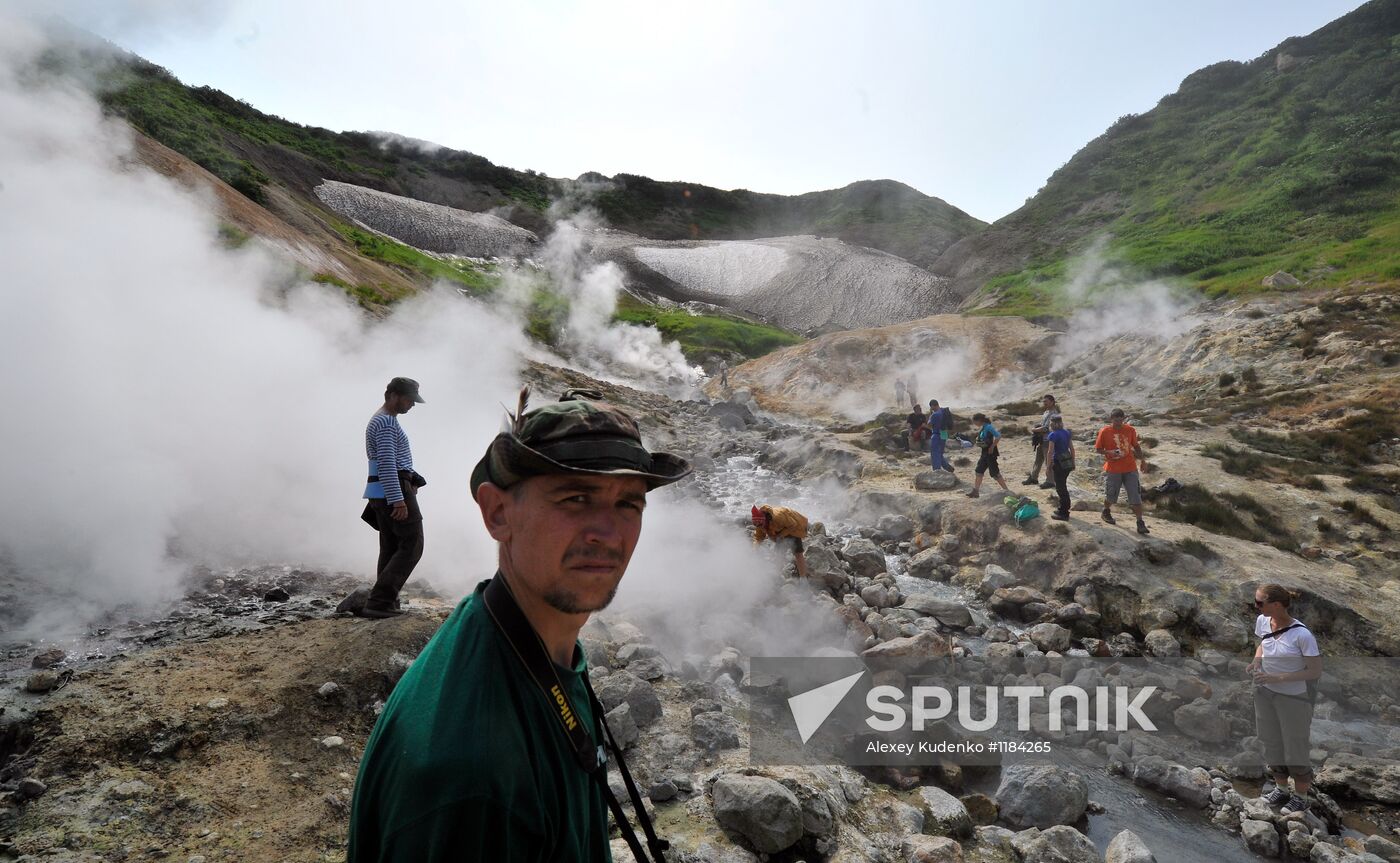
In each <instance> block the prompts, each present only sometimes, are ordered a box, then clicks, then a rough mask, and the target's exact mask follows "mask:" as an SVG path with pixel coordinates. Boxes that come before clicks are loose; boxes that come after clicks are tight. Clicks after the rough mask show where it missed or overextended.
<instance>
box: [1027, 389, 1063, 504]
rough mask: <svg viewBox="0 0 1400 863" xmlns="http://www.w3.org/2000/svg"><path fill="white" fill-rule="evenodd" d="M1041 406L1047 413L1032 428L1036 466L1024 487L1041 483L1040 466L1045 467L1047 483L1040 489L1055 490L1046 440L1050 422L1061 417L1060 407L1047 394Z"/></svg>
mask: <svg viewBox="0 0 1400 863" xmlns="http://www.w3.org/2000/svg"><path fill="white" fill-rule="evenodd" d="M1040 406H1041V407H1042V408H1044V410H1045V413H1043V414H1041V415H1040V422H1038V423H1035V424H1034V425H1032V426H1031V446H1032V447H1033V448H1034V449H1035V464H1033V465H1032V466H1031V473H1030V476H1028V477H1026V479H1025V481H1024V482H1023V483H1022V485H1035V484H1037V483H1039V482H1040V466H1041V465H1045V466H1046V469H1045V482H1044V483H1041V484H1040V487H1041V488H1053V487H1054V480H1053V479H1052V478H1051V476H1050V466H1049V464H1048V461H1049V458H1048V453H1047V452H1046V443H1045V439H1046V437H1047V436H1049V434H1050V420H1052V419H1054V418H1055V417H1057V416H1059V415H1060V405H1059V404H1058V403H1057V402H1056V401H1055V397H1054V396H1052V395H1050V394H1049V393H1046V395H1045V398H1043V399H1041V400H1040Z"/></svg>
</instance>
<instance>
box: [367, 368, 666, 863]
mask: <svg viewBox="0 0 1400 863" xmlns="http://www.w3.org/2000/svg"><path fill="white" fill-rule="evenodd" d="M599 398H600V397H599V394H597V393H595V392H587V391H584V392H580V391H569V392H567V393H565V394H564V397H563V399H561V401H559V402H558V403H555V404H550V405H546V406H545V407H542V408H538V409H536V410H533V411H529V412H528V413H527V412H526V411H525V410H524V408H525V393H523V392H522V394H521V401H520V408H519V409H518V410H517V412H516V414H515V416H514V418H513V422H512V427H511V430H510V431H506V432H502V433H501V434H499V435H497V436H496V439H495V440H493V441H492V442H491V445H490V446H489V447H488V448H487V450H486V454H485V455H484V456H483V457H482V459H481V461H480V462H479V463H478V464H477V466H476V469H475V470H474V471H473V472H472V479H471V488H472V494H473V496H474V497H475V499H476V503H477V506H478V507H479V508H480V510H481V518H482V521H483V523H484V524H485V526H486V530H487V532H488V533H489V534H490V535H491V537H492V538H493V539H495V540H496V542H497V567H498V569H497V572H496V575H495V577H494V578H493V579H491V580H488V581H484V582H481V583H480V584H479V585H477V588H476V590H475V592H474V593H473V594H472V595H471V596H468V597H467V598H466V599H464V600H463V601H462V602H461V603H459V604H458V606H457V608H456V609H455V610H454V611H453V613H452V615H451V616H450V617H449V618H448V619H447V621H446V622H445V623H444V624H443V625H442V627H441V629H439V630H438V632H437V634H436V635H434V636H433V639H432V640H431V641H430V642H429V643H428V646H427V647H426V648H424V650H423V652H422V653H421V654H420V655H419V657H418V658H417V659H416V660H415V661H414V663H413V665H412V666H411V667H410V668H409V669H408V671H407V672H406V673H405V674H404V676H403V679H402V680H400V681H399V683H398V685H397V686H396V687H395V688H394V692H393V694H392V695H391V696H390V698H389V701H388V703H387V704H386V705H385V707H384V711H383V713H382V714H381V715H380V717H379V721H378V723H377V724H376V725H375V728H374V732H373V733H372V734H371V736H370V739H369V742H368V743H367V744H366V746H365V752H364V756H363V758H362V760H361V764H360V775H359V779H358V781H357V783H356V785H355V799H354V803H353V805H352V810H351V821H350V846H349V861H350V863H368V861H376V863H391V861H415V863H420V861H446V860H453V861H468V860H482V861H502V863H508V861H524V860H531V861H534V860H571V861H574V860H577V861H606V860H609V859H611V857H610V853H609V849H608V817H607V808H606V807H607V805H608V799H609V798H608V797H607V796H605V795H607V794H608V792H607V791H606V790H605V789H606V783H605V782H600V781H599V777H600V776H604V775H605V774H604V773H602V772H601V770H599V771H594V772H592V773H590V772H588V771H587V770H586V769H584V768H581V767H580V762H579V761H578V757H579V756H578V753H579V752H583V753H585V755H591V754H592V753H591V752H590V749H589V747H590V746H601V745H602V743H603V740H602V739H601V733H600V731H599V727H598V725H597V722H598V717H597V716H596V712H597V711H596V710H595V702H593V701H592V699H591V697H590V690H589V689H588V688H587V684H586V680H587V675H588V665H587V662H586V661H585V659H584V656H583V649H582V646H581V645H580V644H579V643H578V632H579V630H580V629H581V628H582V627H583V625H584V624H585V623H586V622H587V620H588V616H589V615H590V614H591V613H593V612H595V611H599V610H601V609H603V608H605V607H606V606H607V605H608V603H609V602H611V601H612V598H613V596H614V595H615V593H616V592H617V587H618V583H619V582H620V581H621V579H622V575H623V573H624V572H625V571H626V569H627V563H628V561H629V560H630V559H631V556H632V551H633V549H634V548H635V547H636V544H637V539H638V537H639V536H640V533H641V527H642V511H643V510H644V508H645V507H646V493H647V492H648V491H650V490H652V489H655V488H658V487H660V486H663V485H666V484H668V483H672V482H675V481H676V480H679V479H681V478H683V477H685V476H686V475H687V474H689V473H690V466H689V464H687V463H686V461H685V460H684V459H681V458H678V457H676V456H673V455H668V454H666V453H652V452H648V451H647V449H646V448H645V447H644V446H643V445H642V441H641V434H640V432H639V431H638V428H637V424H636V422H635V421H634V420H633V419H632V418H631V417H630V416H628V415H627V414H626V413H624V412H623V411H622V410H621V409H619V408H617V407H615V406H613V405H610V404H607V403H604V402H602V401H601V400H598V399H599ZM503 588H504V590H503ZM493 597H494V598H493ZM522 613H523V614H522ZM511 615H516V616H518V620H519V621H520V622H521V625H522V626H523V627H524V628H525V630H526V632H527V633H528V636H527V637H526V638H524V639H517V638H514V637H511V635H510V632H511V631H512V630H511V629H510V628H509V627H508V625H507V623H503V620H508V619H517V618H511ZM526 621H528V625H526V624H525V622H526ZM515 631H516V632H517V634H518V632H519V630H518V629H517V630H515ZM536 654H537V655H536ZM531 659H535V660H536V662H535V663H534V664H532V663H531ZM541 665H543V670H542V671H540V669H541ZM540 678H544V680H541V679H540ZM551 694H552V697H551ZM561 723H562V724H561ZM576 726H581V727H582V728H583V729H586V730H587V732H588V733H587V734H586V735H585V736H584V737H583V738H582V740H583V742H582V743H581V744H580V743H579V742H578V740H579V738H578V734H579V732H578V730H577V727H576ZM570 732H573V736H572V737H571V734H570ZM619 811H620V810H619ZM647 832H648V836H649V837H650V836H651V832H650V830H649V829H648V830H647Z"/></svg>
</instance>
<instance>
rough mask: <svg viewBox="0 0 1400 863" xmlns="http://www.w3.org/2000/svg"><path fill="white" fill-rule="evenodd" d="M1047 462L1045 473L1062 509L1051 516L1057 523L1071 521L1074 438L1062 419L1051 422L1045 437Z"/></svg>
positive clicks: (1058, 418) (1056, 418) (1057, 417)
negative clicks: (1071, 476)
mask: <svg viewBox="0 0 1400 863" xmlns="http://www.w3.org/2000/svg"><path fill="white" fill-rule="evenodd" d="M1045 446H1046V448H1047V461H1048V462H1049V463H1048V464H1047V465H1046V466H1045V472H1046V473H1047V474H1048V475H1049V476H1050V477H1052V479H1053V482H1054V484H1055V493H1056V494H1058V495H1059V496H1060V508H1059V509H1058V510H1056V511H1055V514H1054V515H1052V516H1050V517H1051V518H1053V519H1054V520H1055V521H1069V484H1068V483H1069V474H1070V471H1072V470H1074V438H1073V437H1071V436H1070V433H1069V429H1067V428H1065V421H1064V419H1063V418H1062V417H1059V416H1056V417H1054V418H1052V419H1051V420H1050V433H1049V434H1048V435H1046V436H1045Z"/></svg>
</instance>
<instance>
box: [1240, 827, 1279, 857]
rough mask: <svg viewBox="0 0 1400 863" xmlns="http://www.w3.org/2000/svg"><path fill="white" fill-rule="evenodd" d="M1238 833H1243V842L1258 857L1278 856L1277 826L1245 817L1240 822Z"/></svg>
mask: <svg viewBox="0 0 1400 863" xmlns="http://www.w3.org/2000/svg"><path fill="white" fill-rule="evenodd" d="M1240 833H1242V834H1244V843H1245V844H1246V845H1248V846H1249V850H1250V851H1253V852H1254V853H1255V854H1258V855H1259V856H1260V857H1277V856H1278V852H1279V839H1278V828H1277V827H1275V826H1274V825H1273V823H1272V822H1269V821H1255V820H1253V819H1250V818H1246V819H1244V820H1243V821H1241V822H1240Z"/></svg>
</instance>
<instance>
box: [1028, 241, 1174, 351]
mask: <svg viewBox="0 0 1400 863" xmlns="http://www.w3.org/2000/svg"><path fill="white" fill-rule="evenodd" d="M1110 239H1111V238H1110V237H1108V236H1107V235H1103V234H1101V235H1099V236H1097V237H1095V238H1094V241H1093V242H1092V243H1091V244H1090V246H1089V248H1088V249H1087V250H1086V251H1085V252H1084V253H1083V254H1082V255H1080V256H1078V257H1077V258H1075V259H1074V260H1072V261H1071V262H1070V268H1069V281H1068V282H1067V283H1066V285H1065V288H1064V291H1065V297H1066V299H1068V300H1069V301H1070V302H1071V303H1074V304H1079V303H1082V302H1084V301H1086V300H1089V301H1091V302H1090V303H1089V305H1088V306H1086V307H1084V308H1081V309H1079V310H1077V311H1076V312H1074V314H1072V315H1071V316H1070V319H1069V323H1068V331H1067V332H1066V333H1065V336H1064V338H1062V339H1061V340H1060V343H1059V345H1058V346H1057V347H1056V350H1055V354H1054V357H1053V358H1052V360H1051V371H1055V370H1058V369H1060V368H1062V367H1064V366H1065V365H1066V364H1068V363H1069V362H1071V361H1072V360H1074V359H1076V358H1078V357H1080V356H1083V355H1084V354H1085V353H1087V352H1088V351H1089V350H1091V349H1092V348H1094V347H1095V346H1097V345H1100V344H1103V343H1104V342H1107V341H1109V340H1111V339H1115V338H1118V337H1120V336H1129V337H1132V338H1135V339H1138V340H1151V341H1158V342H1165V341H1168V340H1170V339H1173V338H1176V337H1177V336H1179V335H1181V334H1182V333H1184V332H1187V331H1188V330H1190V329H1192V328H1193V327H1195V326H1196V325H1197V324H1199V323H1200V319H1199V318H1197V317H1196V316H1194V315H1191V314H1190V311H1191V309H1192V308H1193V307H1194V306H1196V305H1197V304H1198V303H1199V302H1200V298H1199V297H1198V296H1196V295H1195V294H1193V293H1191V292H1190V291H1188V290H1185V289H1183V288H1181V287H1179V286H1176V285H1173V284H1171V283H1170V282H1167V281H1164V280H1161V279H1141V278H1137V277H1135V276H1134V275H1133V274H1132V273H1131V272H1129V271H1128V270H1127V269H1126V268H1124V267H1122V266H1121V265H1117V264H1115V263H1113V262H1111V261H1110V260H1109V258H1108V255H1107V249H1108V243H1109V240H1110Z"/></svg>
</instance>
